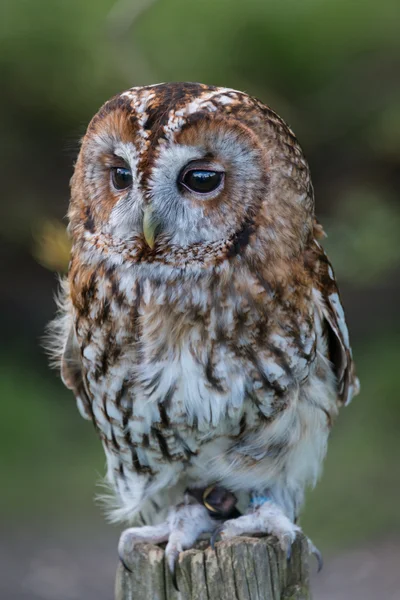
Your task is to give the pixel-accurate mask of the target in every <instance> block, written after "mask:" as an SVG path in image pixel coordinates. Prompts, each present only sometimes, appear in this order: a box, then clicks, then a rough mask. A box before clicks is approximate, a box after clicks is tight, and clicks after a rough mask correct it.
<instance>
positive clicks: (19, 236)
mask: <svg viewBox="0 0 400 600" xmlns="http://www.w3.org/2000/svg"><path fill="white" fill-rule="evenodd" d="M399 21H400V5H399V2H398V0H380V2H376V1H375V0H364V1H363V2H356V1H355V2H349V0H301V1H299V0H279V1H278V0H198V1H197V2H195V1H192V0H160V1H154V0H153V1H147V2H144V1H140V2H139V1H137V0H118V1H117V2H115V0H68V1H66V0H64V1H63V0H6V1H5V2H4V0H3V2H2V5H1V14H0V73H1V79H0V81H1V94H0V112H1V131H0V134H1V142H2V143H1V148H2V159H1V166H0V168H1V170H2V185H3V193H2V201H1V206H0V211H1V212H0V248H1V250H2V255H3V260H2V265H1V268H2V277H1V278H0V286H1V294H0V302H1V311H0V318H1V328H2V334H1V341H2V349H1V354H2V357H1V362H0V371H1V377H0V398H1V402H2V418H1V420H0V467H1V473H2V492H1V495H0V503H1V505H2V506H1V514H2V517H3V523H2V527H3V528H4V531H5V532H6V534H7V539H9V540H10V539H12V537H13V536H14V535H15V536H16V537H15V539H17V538H18V535H19V534H20V532H21V531H24V532H25V533H26V532H29V531H32V539H31V540H30V542H29V543H27V542H26V541H25V542H21V543H20V545H18V543H17V542H16V545H15V548H14V550H15V552H14V554H13V555H12V556H13V557H14V558H15V560H18V561H21V560H23V559H22V558H21V556H23V554H24V552H25V554H26V553H27V552H28V550H27V547H29V552H30V554H29V560H31V561H32V560H33V559H34V555H35V543H36V542H37V540H38V539H40V540H41V542H40V543H41V544H45V542H44V541H43V539H41V535H42V532H44V531H46V536H47V535H48V536H50V538H49V539H50V540H51V538H52V536H53V537H57V536H61V535H63V532H64V531H69V532H74V533H73V534H71V535H72V537H74V538H75V539H76V534H75V532H79V534H80V535H81V537H82V540H83V539H85V543H87V541H88V539H89V540H91V539H94V537H93V536H95V534H94V533H93V532H97V534H98V532H101V535H104V536H105V537H104V538H102V539H104V540H108V538H107V536H108V535H110V536H111V538H112V547H111V544H110V548H109V552H110V556H112V557H113V556H114V550H115V548H114V544H115V539H116V535H117V531H116V530H112V529H111V526H105V525H104V524H103V520H102V515H101V509H100V508H99V507H98V506H96V505H94V504H93V496H94V494H95V493H96V481H98V480H99V479H100V476H101V475H102V474H103V473H104V458H103V451H102V448H101V445H100V443H99V441H98V440H97V439H96V436H95V433H94V431H93V429H92V427H91V426H90V425H89V424H88V423H87V422H84V421H83V420H82V419H81V418H80V416H79V414H78V412H77V410H76V407H75V402H74V399H73V397H72V395H71V394H70V393H69V392H67V391H66V390H65V389H64V388H63V386H62V385H61V383H60V382H59V380H58V379H57V377H56V375H55V374H54V373H52V372H50V371H49V369H48V367H47V362H46V358H45V356H44V353H43V351H42V349H41V347H40V336H41V335H42V333H43V330H44V327H45V324H46V322H47V321H48V320H49V319H50V318H51V317H52V315H53V313H54V302H53V294H54V291H55V289H56V287H57V275H56V272H57V271H58V270H62V265H63V264H64V263H65V249H64V247H63V242H62V239H61V241H60V243H59V244H58V242H56V243H55V245H52V244H51V243H50V242H49V239H48V238H49V237H50V238H51V237H52V234H53V233H54V237H55V238H57V236H58V235H59V231H60V230H62V228H61V229H60V225H59V224H60V223H63V222H64V224H65V221H63V218H64V215H65V213H66V210H67V205H68V194H69V190H68V180H69V178H70V176H71V174H72V166H73V162H74V158H75V156H76V153H77V149H78V145H79V138H80V137H81V136H82V135H83V133H84V131H85V127H86V124H87V123H88V121H89V119H90V118H91V116H92V115H93V114H94V113H95V112H96V111H97V109H98V107H99V106H100V105H101V104H102V103H103V102H104V101H105V100H107V99H108V98H109V97H110V96H112V95H114V94H115V93H117V92H118V91H121V90H123V89H124V88H127V87H131V86H133V85H141V84H148V83H155V82H159V81H174V80H175V81H177V80H189V81H202V82H205V83H209V84H214V85H223V86H228V87H234V88H237V89H242V90H245V91H247V92H249V93H251V94H253V95H256V96H257V97H259V98H260V99H261V100H263V101H264V102H266V103H267V104H269V105H271V106H272V107H273V108H274V109H275V110H276V111H277V112H278V113H279V114H280V115H281V116H282V117H283V118H284V119H285V120H286V121H287V122H288V123H289V124H290V125H291V126H292V128H293V129H294V131H295V132H296V134H297V135H298V137H299V139H300V142H301V144H302V146H303V148H304V151H305V153H306V156H307V158H308V160H309V163H310V165H311V171H312V175H313V180H314V186H315V191H316V203H317V214H318V216H319V218H320V220H321V221H322V223H323V224H324V226H325V229H326V231H327V233H328V239H327V240H326V244H325V245H326V247H327V249H328V252H329V254H330V256H331V259H332V261H333V264H334V266H335V268H336V272H337V276H338V279H339V282H340V284H341V290H342V295H343V299H344V303H345V308H346V311H347V317H348V322H349V326H350V330H351V333H352V340H353V348H354V354H355V358H356V363H357V367H358V372H359V376H360V379H361V384H362V392H361V396H359V397H357V398H356V399H355V400H354V402H353V403H352V404H351V405H350V407H349V408H347V409H345V410H343V411H342V412H341V415H340V418H339V421H338V423H337V425H336V427H335V429H334V431H333V434H332V438H331V443H330V448H329V453H328V458H327V461H326V464H325V470H324V475H323V477H322V479H321V482H320V483H319V485H318V486H317V489H316V490H315V491H314V492H312V493H311V494H310V495H309V499H308V502H307V506H306V509H305V511H304V517H303V520H302V522H303V525H304V526H305V527H306V530H307V532H308V533H309V534H310V536H311V537H312V538H313V540H314V542H315V543H316V544H317V545H318V546H319V547H320V548H321V549H322V550H325V551H327V552H328V553H329V552H331V553H335V552H339V551H342V550H343V549H344V548H351V547H356V546H358V545H360V544H363V543H372V542H373V541H374V540H377V539H382V538H385V536H389V535H390V536H393V535H394V536H399V535H400V512H399V510H398V504H399V500H400V473H399V466H398V465H399V461H400V443H399V420H400V402H399V401H398V396H399V384H398V381H399V371H398V369H399V367H398V365H399V364H400V344H399V332H400V322H399V318H398V312H399V309H398V307H399V300H400V282H399V272H400V244H399V239H400V204H399V191H398V190H399V184H400V169H399V167H400V77H399V73H400V35H399ZM49 232H50V233H49ZM43 236H44V237H45V238H46V239H47V243H46V244H45V247H44V248H43V243H42V242H41V241H40V240H41V239H42V238H43ZM61 237H62V236H61ZM57 244H58V245H57ZM34 532H35V533H34ZM88 532H91V533H90V534H89V533H88ZM109 532H111V533H109ZM28 538H29V535H28ZM111 538H110V539H111ZM114 538H115V539H114ZM18 539H19V538H18ZM24 539H25V538H24ZM46 539H47V538H46ZM60 539H61V538H60ZM51 543H55V542H49V544H50V546H49V547H51ZM103 544H104V547H105V546H106V545H108V541H107V542H105V541H104V542H103ZM89 546H90V545H89ZM94 546H95V544H94V545H93V547H89V548H88V550H87V552H88V553H89V554H92V553H93V552H94ZM103 550H104V548H103ZM8 556H11V554H10V555H8ZM27 556H28V555H27ZM107 556H108V555H107ZM32 557H33V558H32ZM13 560H14V559H13ZM26 560H28V558H26ZM10 561H11V559H10V558H9V562H10ZM10 564H11V562H10ZM112 568H114V566H113V565H112ZM3 585H4V583H3ZM49 585H50V584H49ZM111 585H112V584H111V583H110V586H111ZM28 587H29V585H28ZM33 587H34V586H33ZM39 587H40V586H39ZM42 587H43V586H42ZM78 588H79V586H78ZM78 588H77V589H78ZM7 589H8V588H7ZM15 589H16V588H15ZM15 589H14V587H13V592H11V591H10V590H11V587H9V591H8V592H7V594H8V595H6V596H4V597H5V598H14V597H15V598H18V600H19V599H20V598H25V597H26V598H60V599H64V598H65V599H67V600H68V598H71V599H73V598H78V597H82V596H81V595H79V594H80V592H79V591H78V592H76V594H77V595H73V594H72V595H71V593H70V592H68V593H70V595H68V593H67V595H62V593H61V592H57V593H58V595H57V594H56V592H53V593H50V595H47V596H46V595H45V593H44V592H40V591H37V590H36V592H32V589H33V588H32V586H31V588H30V591H31V594H30V595H29V594H28V595H26V596H24V595H23V591H20V592H17V591H15ZM44 589H47V588H46V583H45V584H44ZM66 589H69V588H68V586H66ZM110 589H111V587H110ZM0 591H1V588H0ZM12 593H14V596H13V595H12ZM27 593H28V592H27ZM35 593H36V595H35ZM74 593H75V592H74ZM40 594H42V595H40ZM43 594H44V595H43ZM52 594H53V595H52ZM2 597H3V596H2ZM85 597H86V598H89V597H91V596H90V593H89V592H88V591H87V593H86V596H85ZM93 597H96V598H100V597H101V598H103V596H101V594H100V595H99V594H97V595H96V596H93ZM110 597H111V593H110V592H109V591H108V593H106V594H105V595H104V598H110ZM332 597H333V596H332ZM393 597H394V596H393Z"/></svg>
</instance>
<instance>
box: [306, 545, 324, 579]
mask: <svg viewBox="0 0 400 600" xmlns="http://www.w3.org/2000/svg"><path fill="white" fill-rule="evenodd" d="M307 541H308V550H309V552H310V554H312V555H313V556H315V558H316V561H317V565H318V569H317V573H319V572H320V571H322V568H323V566H324V559H323V557H322V554H321V552H320V551H319V550H318V548H317V547H316V546H314V544H313V543H312V541H311V540H310V538H307Z"/></svg>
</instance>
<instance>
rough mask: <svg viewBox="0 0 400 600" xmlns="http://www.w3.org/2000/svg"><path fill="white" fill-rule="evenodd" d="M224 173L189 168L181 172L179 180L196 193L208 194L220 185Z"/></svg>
mask: <svg viewBox="0 0 400 600" xmlns="http://www.w3.org/2000/svg"><path fill="white" fill-rule="evenodd" d="M223 178H224V173H221V172H220V171H211V170H207V169H191V170H189V171H186V172H184V173H183V174H182V176H181V177H180V178H179V182H180V183H181V184H182V185H183V186H184V187H185V188H187V189H188V190H189V191H191V192H196V194H209V193H210V192H214V191H215V190H216V189H218V188H219V187H220V185H221V184H222V181H223Z"/></svg>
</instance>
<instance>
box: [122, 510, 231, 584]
mask: <svg viewBox="0 0 400 600" xmlns="http://www.w3.org/2000/svg"><path fill="white" fill-rule="evenodd" d="M218 523H219V521H216V520H215V519H213V518H211V517H210V515H209V514H208V512H207V509H206V508H205V507H204V506H202V505H200V504H181V505H179V506H177V507H175V508H173V509H171V511H170V513H169V515H168V518H167V520H166V521H164V522H163V523H160V524H159V525H152V526H143V527H131V528H129V529H126V530H125V531H124V532H123V533H122V534H121V537H120V539H119V544H118V554H119V558H120V560H121V562H122V564H123V565H124V567H125V568H126V569H127V570H129V571H130V570H131V569H130V567H131V566H132V562H133V554H134V551H135V546H136V545H137V544H160V543H162V542H168V543H167V546H166V548H165V557H166V560H167V564H168V567H169V570H170V571H171V574H172V578H173V581H174V585H175V587H176V577H175V567H176V561H177V558H178V556H179V553H180V552H182V550H185V549H187V548H191V547H192V546H193V544H194V543H195V542H196V541H197V539H198V538H199V537H200V536H201V535H202V534H203V533H210V532H211V531H214V529H215V527H216V526H217V525H218Z"/></svg>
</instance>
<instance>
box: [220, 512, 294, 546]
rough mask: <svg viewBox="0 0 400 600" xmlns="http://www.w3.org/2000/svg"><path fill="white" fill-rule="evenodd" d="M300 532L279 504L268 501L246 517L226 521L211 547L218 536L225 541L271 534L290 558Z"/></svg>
mask: <svg viewBox="0 0 400 600" xmlns="http://www.w3.org/2000/svg"><path fill="white" fill-rule="evenodd" d="M300 531H301V529H300V527H298V525H295V524H294V523H292V521H291V520H290V519H288V517H287V516H286V515H285V513H284V512H283V510H282V509H281V508H280V507H279V506H278V505H277V504H275V503H274V502H271V501H268V502H265V503H264V504H262V505H261V506H258V507H257V508H256V509H255V510H252V512H249V513H248V514H246V515H243V516H241V517H238V518H237V519H229V520H228V521H225V523H223V524H222V525H221V526H220V527H219V528H218V530H217V531H214V534H213V536H212V538H211V545H212V546H213V545H214V544H215V541H216V538H217V536H218V535H220V536H221V539H222V540H224V539H227V538H231V537H235V536H240V535H253V534H256V533H269V534H271V535H274V536H275V537H277V538H278V541H279V544H280V546H281V548H282V550H283V551H284V552H286V553H287V554H288V556H290V549H291V547H292V544H293V542H294V540H295V539H296V535H297V533H298V532H300Z"/></svg>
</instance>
